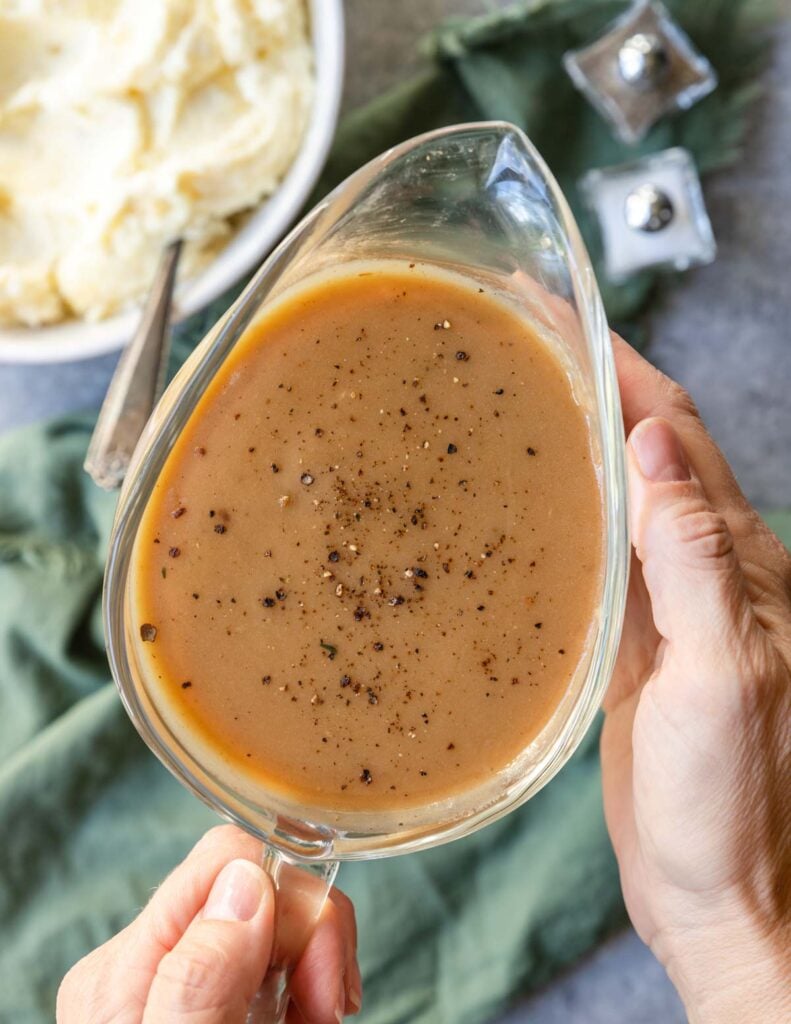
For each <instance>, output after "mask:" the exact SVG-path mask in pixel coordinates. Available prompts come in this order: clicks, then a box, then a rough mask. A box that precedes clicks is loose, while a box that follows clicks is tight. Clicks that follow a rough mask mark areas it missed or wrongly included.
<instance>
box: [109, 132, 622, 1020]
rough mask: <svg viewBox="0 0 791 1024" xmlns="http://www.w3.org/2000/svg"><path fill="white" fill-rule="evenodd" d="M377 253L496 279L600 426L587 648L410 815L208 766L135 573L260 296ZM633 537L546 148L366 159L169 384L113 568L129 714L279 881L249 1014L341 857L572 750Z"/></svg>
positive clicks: (604, 651) (401, 846)
mask: <svg viewBox="0 0 791 1024" xmlns="http://www.w3.org/2000/svg"><path fill="white" fill-rule="evenodd" d="M381 259H390V260H392V259H401V260H420V261H422V262H425V263H429V264H435V265H438V266H441V267H444V268H447V269H452V270H456V271H457V272H459V273H461V274H464V275H466V276H467V277H473V278H476V279H478V280H479V281H481V282H486V283H487V284H488V286H489V287H490V288H493V289H496V290H497V291H499V292H500V293H501V294H502V295H503V296H505V297H507V298H508V299H509V300H510V301H511V302H516V303H518V304H519V306H520V307H521V308H522V309H523V310H524V311H525V312H526V314H527V315H529V316H530V317H531V318H532V319H533V321H534V322H535V323H537V324H539V325H540V327H541V330H542V331H543V332H544V334H545V335H546V336H548V337H550V339H551V340H552V343H553V345H554V347H555V349H556V351H557V353H558V355H559V358H560V359H561V361H562V362H563V364H564V366H565V367H566V369H567V371H568V373H569V376H570V377H571V379H572V381H573V386H574V389H575V394H576V395H577V397H578V400H579V401H580V402H581V404H582V405H583V406H584V408H585V411H586V414H587V417H588V422H589V425H590V430H591V437H592V444H593V449H594V456H595V459H596V462H597V471H598V474H599V479H600V483H601V492H602V500H603V506H604V508H603V513H604V514H603V523H604V533H605V536H604V538H603V545H604V552H605V555H604V572H603V574H602V579H601V587H600V594H599V603H598V608H597V613H596V616H595V621H594V622H593V624H592V626H591V637H590V643H589V645H588V648H587V653H586V655H585V657H584V658H583V660H582V662H581V663H580V665H579V666H578V669H577V672H576V674H575V676H574V678H573V680H572V682H571V684H570V686H569V687H568V691H567V693H566V695H565V696H564V698H563V699H562V701H561V703H560V705H559V706H558V708H557V710H556V711H555V713H554V714H553V716H552V717H551V719H550V720H549V722H548V723H547V724H546V726H545V727H544V728H543V729H542V731H541V732H540V734H539V735H538V736H537V737H536V738H535V739H534V740H533V741H532V742H531V743H530V744H529V746H528V747H526V749H525V750H524V751H523V753H522V754H521V755H520V756H519V757H518V758H517V759H516V760H515V761H514V762H512V763H511V764H509V765H508V766H507V767H506V768H505V769H503V770H502V771H501V772H499V773H497V774H493V775H492V776H491V777H490V778H487V779H486V780H485V782H483V783H481V784H479V785H477V786H476V787H475V788H473V789H471V790H469V791H467V792H465V793H463V794H461V795H456V796H454V797H452V798H449V799H446V800H440V801H436V802H434V803H432V804H429V805H425V806H421V807H418V808H414V809H410V810H409V811H408V812H406V813H405V812H403V811H402V812H393V811H388V812H381V813H373V812H362V811H353V812H339V811H335V810H332V809H322V808H315V807H313V808H304V807H301V806H299V805H296V804H294V803H292V802H290V801H289V800H288V799H286V798H284V797H283V796H282V795H279V794H274V793H270V792H267V791H266V790H265V789H264V788H262V786H260V785H259V786H255V787H251V785H250V783H249V780H248V781H243V780H242V779H240V778H239V777H238V774H237V775H234V773H233V771H232V770H231V769H228V768H223V767H222V766H218V765H217V764H215V763H212V764H211V765H210V764H209V763H208V762H207V760H206V758H205V756H204V755H203V753H202V751H201V749H200V748H199V746H198V745H197V744H195V743H193V742H192V741H191V740H190V737H189V734H188V733H187V732H182V731H180V730H174V729H173V728H171V727H170V726H169V725H168V723H167V722H166V721H165V718H164V716H163V715H162V714H161V713H160V710H159V708H158V706H157V701H156V699H155V695H153V694H152V692H150V691H149V688H148V687H147V686H146V683H145V674H144V672H143V671H142V665H141V654H140V637H139V632H138V631H137V630H136V629H135V628H134V627H133V619H132V616H131V614H130V608H131V597H130V578H131V576H132V571H131V570H132V568H133V548H134V543H135V537H136V534H137V531H138V528H139V526H140V521H141V516H142V514H143V511H144V509H145V506H146V503H147V501H148V499H149V496H150V494H151V491H152V488H153V487H154V485H155V483H156V481H157V478H158V476H159V474H160V472H161V470H162V467H163V465H164V463H165V460H166V458H167V456H168V453H169V451H170V449H171V447H172V446H173V443H174V441H175V440H176V438H177V437H178V435H179V433H180V431H181V430H182V429H183V428H184V425H185V424H186V422H187V421H188V419H189V417H190V414H191V413H192V411H193V409H194V407H195V405H196V402H197V401H198V399H199V398H200V396H201V394H202V393H203V391H204V389H205V388H206V386H207V384H208V382H209V381H210V380H211V379H212V377H213V376H214V374H215V373H216V372H217V370H218V368H219V367H220V366H221V364H222V363H223V360H224V359H225V358H226V356H227V355H228V353H229V352H230V351H231V350H232V349H233V347H234V345H235V344H236V343H237V341H238V340H239V338H240V337H241V335H242V334H243V333H244V331H245V329H246V328H247V326H248V325H249V324H250V323H251V322H252V321H253V319H254V318H255V317H256V316H257V315H258V314H259V312H260V310H261V308H262V307H263V306H264V304H266V303H268V302H270V301H272V300H274V299H275V298H276V297H277V296H279V295H281V294H283V293H284V292H285V291H286V290H287V289H288V288H290V287H291V286H293V285H294V284H295V283H297V282H301V281H304V280H305V279H306V278H308V277H310V276H311V275H313V274H316V273H319V272H321V271H322V270H326V269H327V268H329V267H337V266H339V265H342V264H343V263H345V262H350V261H358V260H366V261H371V260H381ZM627 552H628V537H627V530H626V513H625V483H624V465H623V427H622V423H621V414H620V405H619V400H618V390H617V382H616V378H615V372H614V367H613V360H612V352H611V348H610V340H609V333H608V329H607V325H606V321H605V317H604V312H603V309H602V304H601V300H600V297H599V293H598V290H597V287H596V283H595V280H594V276H593V272H592V270H591V266H590V263H589V260H588V257H587V254H586V252H585V249H584V246H583V244H582V242H581V239H580V236H579V233H578V230H577V227H576V225H575V223H574V221H573V218H572V216H571V214H570V212H569V209H568V206H567V205H566V202H565V200H564V198H563V196H562V195H561V193H560V191H559V189H558V186H557V183H556V182H555V181H554V179H553V178H552V176H551V174H550V173H549V171H548V170H547V168H546V166H545V165H544V163H543V161H542V159H541V157H540V156H539V155H538V153H537V152H536V151H535V149H534V148H533V146H532V145H531V144H530V142H529V141H528V139H527V138H526V137H525V136H524V135H523V134H522V133H521V132H520V131H519V130H518V129H516V128H514V127H513V126H511V125H508V124H504V123H498V122H494V123H481V124H470V125H459V126H456V127H453V128H448V129H443V130H441V131H437V132H432V133H430V134H428V135H423V136H420V137H418V138H415V139H412V140H410V141H409V142H406V143H404V144H402V145H401V146H398V147H396V148H395V149H392V150H390V151H389V152H387V153H385V154H383V155H382V156H381V157H379V158H377V159H376V160H373V161H372V162H371V163H370V164H367V165H366V166H365V167H363V168H362V169H361V170H360V171H358V172H357V173H356V174H354V175H352V177H350V178H349V179H348V180H347V181H346V182H344V183H343V184H342V185H341V186H340V187H339V188H337V189H336V190H335V191H334V192H333V193H331V195H329V196H328V197H327V198H326V199H325V200H324V201H323V202H322V203H320V204H319V205H318V206H317V207H316V208H315V209H314V210H313V211H312V212H311V213H310V214H309V215H308V216H307V217H306V218H305V219H304V220H303V221H302V222H301V223H300V224H299V225H298V226H297V227H296V228H295V229H294V231H292V233H291V234H290V235H289V236H288V237H287V238H286V239H285V241H284V242H283V243H282V244H281V245H280V246H279V247H278V248H277V249H276V250H275V252H274V253H273V254H272V255H271V256H270V257H269V259H268V260H267V261H266V263H265V264H264V265H263V266H262V267H261V269H260V270H259V272H258V273H257V274H256V276H255V277H254V278H253V280H252V281H251V283H250V285H249V286H248V287H247V289H246V290H245V292H244V293H243V295H242V296H241V297H240V298H239V299H238V300H237V302H236V303H235V304H234V305H233V306H232V307H231V309H230V310H229V311H228V312H227V313H226V314H225V316H224V317H222V319H221V320H220V321H219V322H218V323H217V324H216V325H215V326H214V327H213V328H212V330H211V331H210V332H209V334H208V335H207V336H206V338H205V339H204V340H203V342H202V343H201V344H200V345H199V346H198V348H197V349H196V350H195V352H194V353H193V355H192V356H191V357H190V359H189V360H188V361H187V362H186V364H185V365H184V367H183V368H182V369H181V371H180V372H179V374H178V375H177V377H176V379H175V380H174V381H173V383H172V384H171V386H170V387H169V388H168V390H167V392H166V393H165V395H164V396H163V398H162V400H161V401H160V403H159V405H158V407H157V409H156V410H155V412H154V414H153V416H152V418H151V420H150V422H149V424H148V426H147V428H146V432H145V434H144V436H143V438H142V439H141V441H140V444H139V445H138V448H137V451H136V453H135V456H134V459H133V461H132V465H131V467H130V470H129V473H128V475H127V478H126V483H125V486H124V489H123V491H122V494H121V499H120V503H119V506H118V511H117V515H116V520H115V525H114V529H113V534H112V539H111V546H110V555H109V561H108V566H107V574H106V580H105V600H104V614H105V626H106V635H107V645H108V650H109V657H110V663H111V666H112V671H113V674H114V676H115V679H116V682H117V683H118V687H119V690H120V692H121V697H122V699H123V701H124V704H125V706H126V709H127V711H128V713H129V715H130V717H131V718H132V720H133V722H134V723H135V725H136V727H137V729H138V730H139V732H140V733H141V735H142V736H143V738H144V739H145V741H146V742H147V743H148V745H149V746H150V747H151V749H152V750H153V751H154V753H155V754H156V755H157V756H158V757H159V758H160V760H161V761H162V762H163V763H164V764H165V765H166V766H167V767H168V768H169V769H170V770H171V771H172V772H173V773H174V775H176V777H177V778H178V779H179V780H180V781H181V782H182V783H183V784H184V785H185V786H187V787H188V788H189V789H191V790H192V792H194V793H195V794H196V795H197V796H199V797H200V798H201V799H202V800H204V801H205V802H206V803H207V804H209V806H211V807H212V808H214V810H216V811H217V812H219V813H220V814H221V815H222V816H223V817H225V818H227V819H229V820H231V821H234V822H236V823H237V824H239V825H240V826H241V827H242V828H244V829H246V830H248V831H249V832H251V833H253V834H255V835H257V836H259V837H260V838H261V839H263V840H264V842H265V844H266V850H267V853H266V863H265V866H266V868H267V870H269V871H270V873H271V875H272V877H273V879H274V881H275V884H276V887H277V890H278V919H277V937H276V955H275V957H274V964H273V970H272V971H270V974H269V975H268V976H267V979H266V982H265V985H264V987H263V989H262V992H261V994H260V996H259V998H258V1000H257V1003H256V1006H255V1007H253V1008H251V1016H250V1020H251V1021H252V1020H261V1021H262V1020H280V1019H282V1017H283V1014H284V1012H285V1005H286V1003H287V998H288V997H287V981H288V971H289V967H290V965H293V964H294V962H295V960H296V959H297V958H298V956H299V953H300V952H301V950H302V949H303V948H304V946H305V943H306V942H307V939H308V937H309V934H310V930H311V927H312V924H313V923H315V921H316V919H317V917H318V915H319V913H320V912H321V908H322V906H323V903H324V900H325V898H326V895H327V892H328V890H329V886H330V885H331V883H332V880H333V878H334V876H335V872H336V868H337V863H338V861H340V860H344V859H345V860H363V859H369V858H376V857H383V856H389V855H393V854H398V853H406V852H407V851H411V850H420V849H425V848H426V847H429V846H433V845H436V844H438V843H442V842H447V841H449V840H451V839H457V838H459V837H461V836H464V835H467V834H469V833H470V832H472V831H474V830H475V829H478V828H480V827H482V826H483V825H485V824H487V823H488V822H490V821H493V820H494V819H496V818H499V817H500V816H502V815H503V814H506V813H507V812H508V811H510V810H512V809H513V808H515V807H517V806H518V805H519V804H521V803H523V802H524V801H525V800H527V799H528V798H529V797H530V796H532V795H533V794H534V793H536V792H537V791H538V790H539V789H540V788H541V787H542V786H544V785H545V784H546V783H547V782H548V781H549V779H551V778H552V776H553V775H554V774H555V773H556V772H557V771H558V770H559V769H560V768H561V767H562V766H563V764H564V763H565V762H566V761H567V760H568V758H569V757H570V756H571V754H572V753H573V751H574V750H575V748H576V747H577V745H578V744H579V742H580V740H581V739H582V736H583V735H584V733H585V731H586V729H587V728H588V726H589V725H590V723H591V721H592V719H593V717H594V715H595V713H596V710H597V708H598V706H599V704H600V701H601V698H602V695H603V693H604V689H605V687H606V685H607V683H608V681H609V678H610V675H611V672H612V667H613V662H614V659H615V655H616V651H617V647H618V640H619V636H620V628H621V622H622V617H623V609H624V602H625V594H626V582H627V565H628V560H627ZM171 724H172V723H171ZM177 733H178V734H177Z"/></svg>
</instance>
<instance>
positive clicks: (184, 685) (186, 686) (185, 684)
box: [181, 679, 192, 690]
mask: <svg viewBox="0 0 791 1024" xmlns="http://www.w3.org/2000/svg"><path fill="white" fill-rule="evenodd" d="M191 686H192V683H191V682H190V681H189V680H188V679H187V680H185V682H183V683H182V684H181V689H182V690H189V688H190V687H191Z"/></svg>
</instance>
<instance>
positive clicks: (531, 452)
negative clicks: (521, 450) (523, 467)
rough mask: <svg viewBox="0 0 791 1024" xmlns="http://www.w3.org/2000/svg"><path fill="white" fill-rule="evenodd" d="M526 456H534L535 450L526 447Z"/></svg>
mask: <svg viewBox="0 0 791 1024" xmlns="http://www.w3.org/2000/svg"><path fill="white" fill-rule="evenodd" d="M527 454H528V455H535V454H536V450H535V448H530V447H528V449H527Z"/></svg>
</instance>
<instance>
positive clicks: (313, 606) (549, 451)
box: [133, 264, 602, 810]
mask: <svg viewBox="0 0 791 1024" xmlns="http://www.w3.org/2000/svg"><path fill="white" fill-rule="evenodd" d="M601 562H602V513H601V497H600V491H599V485H598V482H597V476H596V472H595V469H594V466H593V464H592V457H591V446H590V437H589V430H588V426H587V421H586V419H585V416H584V413H583V411H582V409H581V408H580V406H579V405H578V404H577V403H576V401H575V399H574V397H573V394H572V389H571V386H570V382H569V378H568V375H567V373H566V371H565V370H564V369H563V367H562V366H561V365H560V363H559V361H558V360H557V358H556V357H555V355H553V353H552V352H551V350H550V348H549V347H548V346H547V344H545V343H544V342H543V341H541V340H540V339H539V338H538V337H537V335H536V334H535V332H534V330H533V329H532V328H531V326H530V325H529V323H528V322H527V321H526V320H524V319H522V318H521V317H520V316H519V315H518V314H517V312H516V311H515V310H514V309H513V308H511V307H510V306H508V305H506V304H505V303H504V302H503V301H502V300H498V299H497V298H496V297H495V296H494V295H491V294H489V293H488V292H487V291H484V290H483V289H481V288H479V286H478V285H477V283H475V282H472V281H466V280H465V279H463V278H456V277H453V276H450V275H447V274H441V273H438V272H433V271H431V269H430V268H426V267H423V266H417V267H415V266H414V265H407V264H382V265H380V266H378V267H377V268H376V269H375V270H374V271H373V272H370V273H359V272H354V273H351V272H350V273H349V274H346V275H343V276H332V277H325V278H323V279H317V280H316V282H315V283H314V284H313V285H310V284H309V285H308V286H306V287H305V288H304V289H302V290H301V291H300V292H298V293H296V294H293V295H292V296H291V297H288V298H286V299H285V300H283V301H281V302H279V303H276V304H274V305H273V306H272V307H271V308H270V309H269V310H265V311H264V313H263V315H262V317H261V319H260V320H259V321H258V322H257V323H256V324H255V325H254V326H252V327H251V328H250V329H248V331H247V333H246V335H245V336H244V337H243V338H242V340H241V341H240V342H239V343H238V344H237V346H236V348H235V349H234V351H233V352H232V354H231V355H230V356H229V357H228V359H227V360H226V361H225V363H224V364H223V366H222V367H221V368H220V370H219V371H218V373H217V375H216V377H215V378H214V380H213V381H212V383H211V385H210V386H209V387H208V388H207V390H206V392H205V394H204V395H203V396H202V398H201V400H200V402H199V404H198V406H197V408H196V410H195V412H194V413H193V415H192V417H191V418H190V420H189V422H188V423H187V425H186V427H185V429H184V430H183V432H182V434H181V435H180V436H179V438H178V440H177V442H176V444H175V446H174V448H173V451H172V452H171V454H170V456H169V458H168V461H167V464H166V466H165V468H164V471H163V472H162V474H161V476H160V479H159V481H158V483H157V485H156V488H155V490H154V492H153V494H152V497H151V499H150V501H149V504H148V506H147V508H146V511H145V514H144V518H143V522H142V526H141V529H140V532H139V534H138V537H137V541H136V547H135V556H134V573H135V580H134V592H135V595H136V597H135V601H136V606H135V609H134V612H133V614H134V615H136V616H137V621H136V622H135V623H134V629H135V634H136V635H137V634H138V633H139V634H140V636H141V644H140V646H141V650H142V651H143V653H144V656H145V659H146V662H147V664H148V666H149V670H150V671H149V674H150V676H151V685H152V687H153V689H154V690H155V691H158V692H159V695H160V698H162V699H165V700H166V701H167V702H168V704H169V706H170V707H171V708H176V709H177V711H176V713H177V714H178V715H179V718H180V720H181V722H182V724H183V725H184V726H185V727H186V728H187V729H188V730H189V731H192V732H195V733H197V734H198V735H200V737H201V738H202V741H203V742H204V743H208V744H209V745H210V746H211V747H212V748H213V749H214V750H215V751H216V752H217V754H218V756H220V757H221V758H223V760H224V761H225V762H230V763H231V764H232V766H233V768H234V770H235V771H238V772H239V773H243V774H244V775H245V776H246V777H248V778H252V779H253V780H255V781H257V782H259V783H262V784H263V785H265V786H266V787H268V788H269V789H272V790H274V791H276V792H279V793H281V794H284V795H286V796H288V797H290V798H291V799H295V800H298V801H300V802H302V803H305V804H308V805H313V806H319V807H323V808H328V809H335V810H344V809H346V810H382V809H391V808H405V807H414V806H416V805H420V804H425V803H428V802H430V801H434V800H439V799H443V798H446V797H448V796H450V795H452V794H453V793H458V792H460V791H463V790H466V789H469V788H470V787H473V786H475V785H477V784H479V783H481V782H483V781H485V779H486V778H487V777H489V776H490V775H491V774H492V773H494V772H497V771H499V770H501V769H502V768H504V767H505V766H506V765H507V764H508V763H509V762H510V761H512V760H513V758H515V757H516V756H517V755H518V754H519V753H520V751H522V749H523V748H524V747H525V746H526V745H527V744H528V743H529V742H530V741H531V740H532V739H533V738H534V737H535V736H536V734H537V733H538V732H539V731H540V730H541V728H542V727H543V726H544V725H545V723H546V722H547V720H548V719H549V717H550V716H551V714H552V712H553V711H554V710H555V708H556V707H557V705H558V702H559V701H560V699H561V697H562V695H563V694H564V692H565V690H566V688H567V686H568V684H569V681H570V680H571V678H572V676H573V675H574V672H575V669H576V666H577V665H578V663H579V662H580V659H581V658H582V657H583V655H584V654H585V645H586V638H587V635H588V631H589V627H590V623H591V621H592V618H593V615H594V611H595V606H596V602H597V599H598V595H599V590H600V576H601ZM154 696H155V698H156V693H155V694H154Z"/></svg>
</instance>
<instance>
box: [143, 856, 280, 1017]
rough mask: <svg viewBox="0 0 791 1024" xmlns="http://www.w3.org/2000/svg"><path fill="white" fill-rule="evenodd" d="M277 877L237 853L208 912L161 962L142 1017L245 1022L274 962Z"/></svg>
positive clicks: (219, 878)
mask: <svg viewBox="0 0 791 1024" xmlns="http://www.w3.org/2000/svg"><path fill="white" fill-rule="evenodd" d="M274 913H275V901H274V894H273V891H272V883H271V882H270V880H269V877H268V876H267V874H266V873H265V872H264V871H263V869H262V868H260V867H258V865H257V864H254V863H253V862H252V861H249V860H232V861H231V862H230V863H229V864H226V865H225V867H224V868H223V869H222V871H220V873H219V875H217V878H216V879H215V881H214V885H213V886H212V888H211V891H210V893H209V896H208V899H207V900H206V904H205V906H204V908H203V911H202V912H201V913H200V914H198V916H197V917H196V918H195V919H194V920H193V921H192V923H191V924H190V925H189V926H188V928H187V929H186V931H185V932H184V934H183V935H182V937H181V939H180V940H179V941H178V942H177V943H176V945H175V946H174V947H173V949H172V950H171V951H170V952H169V953H167V954H165V956H164V957H163V958H162V960H161V961H160V963H159V966H158V968H157V973H156V975H155V977H154V980H153V982H152V984H151V989H150V991H149V994H148V1000H147V1002H146V1009H145V1013H144V1015H143V1024H163V1022H165V1021H167V1022H168V1024H182V1022H186V1021H189V1024H237V1022H238V1024H244V1021H245V1019H246V1017H247V1011H248V1008H249V1005H250V1002H251V1000H252V999H253V996H254V995H255V993H256V992H257V991H258V989H259V987H260V985H261V982H262V980H263V978H264V975H265V974H266V971H267V968H268V966H269V959H270V956H271V952H272V936H273V931H274Z"/></svg>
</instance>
